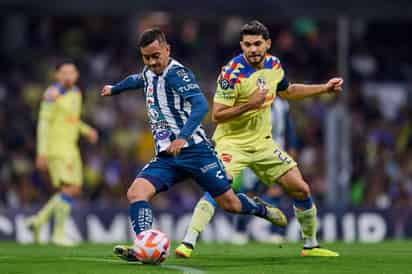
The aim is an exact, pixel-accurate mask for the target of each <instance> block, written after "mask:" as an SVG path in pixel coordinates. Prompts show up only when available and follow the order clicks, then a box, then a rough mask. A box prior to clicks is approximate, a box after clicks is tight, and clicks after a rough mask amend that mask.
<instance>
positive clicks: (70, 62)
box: [56, 59, 77, 70]
mask: <svg viewBox="0 0 412 274" xmlns="http://www.w3.org/2000/svg"><path fill="white" fill-rule="evenodd" d="M64 65H73V66H75V67H76V68H77V65H76V62H75V61H74V60H72V59H63V60H60V61H59V62H58V63H57V64H56V70H59V69H61V68H62V67H63V66H64Z"/></svg>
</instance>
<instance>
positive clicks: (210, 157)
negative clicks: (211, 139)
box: [177, 143, 231, 197]
mask: <svg viewBox="0 0 412 274" xmlns="http://www.w3.org/2000/svg"><path fill="white" fill-rule="evenodd" d="M177 164H178V167H179V169H180V170H184V171H186V172H187V173H188V174H189V175H190V176H191V177H192V178H193V179H195V181H196V183H198V184H199V185H200V186H201V187H202V188H203V189H204V190H205V191H207V192H209V193H210V195H212V197H216V196H219V195H221V194H223V193H224V192H226V191H227V190H229V189H230V188H231V187H230V179H229V177H228V176H227V174H226V171H225V167H224V166H223V164H222V162H221V161H220V160H219V158H218V157H217V155H216V152H215V151H214V150H213V148H212V147H211V146H210V145H208V144H204V143H202V144H197V145H193V146H191V147H189V148H187V149H184V150H182V151H181V154H180V156H179V158H178V160H177Z"/></svg>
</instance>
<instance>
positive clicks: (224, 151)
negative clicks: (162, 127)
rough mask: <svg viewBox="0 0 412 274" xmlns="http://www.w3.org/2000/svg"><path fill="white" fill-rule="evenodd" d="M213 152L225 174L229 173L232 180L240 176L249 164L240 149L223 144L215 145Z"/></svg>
mask: <svg viewBox="0 0 412 274" xmlns="http://www.w3.org/2000/svg"><path fill="white" fill-rule="evenodd" d="M215 150H216V153H217V155H218V157H219V159H220V160H221V161H222V163H223V165H224V166H225V169H226V171H227V173H229V175H230V176H231V177H232V178H233V179H235V178H236V179H237V178H239V177H240V176H242V172H243V170H244V169H245V168H246V167H247V166H248V165H249V164H250V162H251V159H250V158H249V157H248V156H247V155H246V153H244V152H243V151H242V150H241V149H239V148H236V147H233V146H231V145H229V144H227V143H225V142H221V143H218V144H216V148H215ZM234 187H236V186H234Z"/></svg>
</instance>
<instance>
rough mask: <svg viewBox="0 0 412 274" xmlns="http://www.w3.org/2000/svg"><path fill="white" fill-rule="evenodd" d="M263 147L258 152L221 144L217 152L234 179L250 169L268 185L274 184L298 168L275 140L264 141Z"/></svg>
mask: <svg viewBox="0 0 412 274" xmlns="http://www.w3.org/2000/svg"><path fill="white" fill-rule="evenodd" d="M261 145H262V146H261V147H260V148H259V149H257V150H246V149H240V148H239V147H234V146H233V145H230V144H228V143H227V142H219V143H218V144H216V151H217V153H218V155H219V157H220V159H221V160H222V162H223V164H224V165H225V168H226V170H227V171H228V173H229V174H230V175H231V176H233V178H236V177H238V176H240V175H241V174H242V172H243V170H244V169H245V168H246V167H249V168H250V169H251V170H252V171H253V172H254V173H255V174H256V176H257V177H258V178H259V179H260V180H261V181H262V182H263V183H264V184H266V185H271V184H274V183H275V182H276V180H277V179H278V178H279V177H281V176H282V175H283V174H285V173H286V172H287V171H288V170H290V169H292V168H293V167H295V166H297V164H296V162H295V161H294V160H293V158H292V157H291V156H289V154H287V153H286V152H284V151H283V150H281V149H280V148H279V146H278V145H277V144H276V143H275V142H274V141H273V140H267V141H264V143H262V144H261Z"/></svg>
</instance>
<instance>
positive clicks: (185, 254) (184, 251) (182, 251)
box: [175, 243, 193, 259]
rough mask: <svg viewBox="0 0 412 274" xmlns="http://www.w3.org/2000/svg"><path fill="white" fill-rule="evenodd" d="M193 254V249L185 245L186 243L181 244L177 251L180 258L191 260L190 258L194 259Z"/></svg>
mask: <svg viewBox="0 0 412 274" xmlns="http://www.w3.org/2000/svg"><path fill="white" fill-rule="evenodd" d="M192 252H193V248H190V247H189V246H188V245H185V244H184V243H181V244H180V245H179V246H178V247H176V249H175V254H176V256H177V257H179V258H185V259H189V258H190V257H192Z"/></svg>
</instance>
